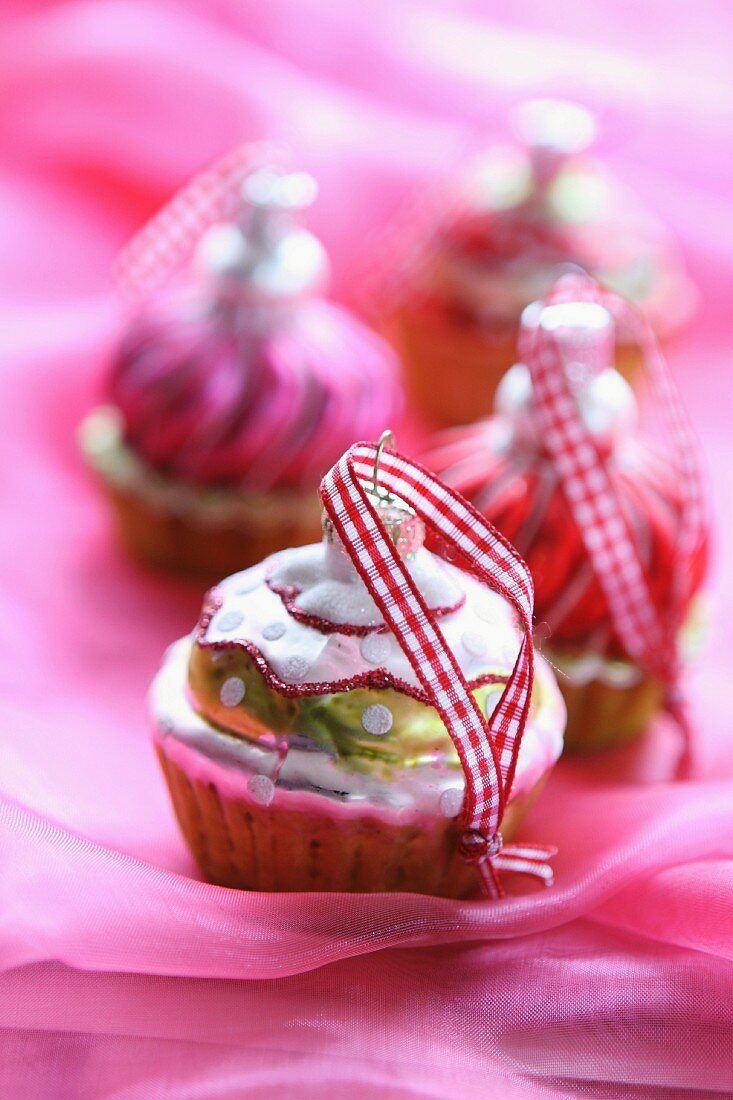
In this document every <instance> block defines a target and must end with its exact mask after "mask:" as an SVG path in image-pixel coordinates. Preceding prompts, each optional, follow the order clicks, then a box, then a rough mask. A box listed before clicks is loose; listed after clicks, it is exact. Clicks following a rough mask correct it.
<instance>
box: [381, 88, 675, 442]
mask: <svg viewBox="0 0 733 1100" xmlns="http://www.w3.org/2000/svg"><path fill="white" fill-rule="evenodd" d="M516 129H517V131H518V136H519V138H520V141H521V144H520V145H518V146H517V147H505V146H501V147H496V148H493V149H491V150H490V151H489V152H488V154H486V155H485V156H483V157H481V158H479V159H478V160H477V161H476V162H475V163H474V164H473V165H472V166H471V167H470V169H469V170H468V172H467V173H466V175H465V178H464V179H463V180H462V181H461V182H460V184H459V186H458V188H457V190H458V194H457V195H456V196H454V197H452V198H451V197H450V196H448V197H446V200H445V212H444V214H443V215H442V216H441V214H440V213H438V215H437V218H436V225H435V228H434V229H433V230H431V231H430V232H429V233H427V234H423V239H424V243H423V244H422V245H420V246H419V247H416V248H415V249H414V255H413V256H412V258H411V259H410V261H409V262H408V263H406V264H405V265H404V274H403V275H402V276H401V277H397V278H396V279H395V280H394V284H395V288H394V291H393V301H392V302H390V303H387V308H386V314H387V318H388V320H387V328H388V330H389V331H390V334H391V337H392V338H393V339H394V341H395V343H396V346H397V347H398V348H399V350H400V353H401V356H402V359H403V362H404V367H405V373H406V379H407V384H408V389H409V392H410V394H411V397H412V399H413V401H414V403H415V404H416V406H417V407H418V408H420V409H422V410H423V411H424V413H425V414H426V415H427V416H428V417H429V418H430V419H432V421H433V422H434V423H436V424H439V425H450V424H461V423H471V422H473V421H475V420H476V419H477V418H478V417H480V416H485V415H487V414H489V413H490V412H491V408H492V399H493V394H494V391H495V389H496V386H497V384H498V382H499V379H500V378H501V377H502V375H503V374H504V373H505V371H506V370H507V369H508V368H509V367H510V366H511V365H512V364H513V363H514V362H516V358H517V354H516V334H517V326H518V323H519V318H520V315H521V313H522V310H523V309H524V308H525V306H527V305H528V304H529V303H531V302H533V301H535V300H536V299H538V298H541V297H543V296H544V295H545V294H546V293H547V292H548V290H549V288H550V286H551V284H552V283H553V282H554V280H555V279H556V278H557V274H558V269H559V268H560V267H562V266H565V265H568V264H572V265H577V266H578V267H580V268H582V269H583V270H585V271H586V272H588V273H590V274H591V275H593V276H594V277H595V278H596V279H598V280H599V281H600V282H601V283H602V284H603V285H605V286H607V287H610V288H612V289H613V290H615V291H616V292H617V293H619V294H620V295H622V296H623V297H624V298H626V299H627V300H629V301H631V302H633V303H635V304H636V305H637V306H638V307H640V308H642V309H643V310H644V311H645V312H646V314H647V316H648V317H649V319H650V321H651V323H652V324H653V326H654V328H655V329H656V331H657V332H658V333H659V334H661V335H666V334H667V333H668V332H670V331H671V330H672V329H674V328H675V327H677V325H678V324H679V323H680V322H681V321H682V320H684V319H685V318H686V317H687V316H688V315H689V312H690V309H691V304H692V301H693V294H692V288H691V285H690V283H689V281H688V280H687V277H686V276H685V274H684V271H683V268H682V266H681V263H680V260H679V258H678V256H677V253H676V251H675V249H674V248H673V246H672V244H671V242H670V240H669V237H668V235H667V234H666V232H665V231H664V229H663V227H662V226H661V225H660V224H659V223H658V222H657V220H656V219H654V218H652V217H651V216H650V215H649V214H648V213H647V212H646V211H644V210H643V209H641V208H640V206H639V204H638V202H636V201H635V200H634V198H633V196H630V195H629V194H627V193H626V192H625V191H624V190H623V189H622V188H621V187H620V186H619V184H618V183H617V182H616V181H615V180H614V179H613V178H611V177H610V176H609V174H608V173H607V172H606V171H605V170H604V169H603V167H602V165H600V164H599V163H598V162H597V161H595V160H592V159H590V158H589V157H588V156H587V155H585V150H586V148H587V146H588V145H589V144H590V142H591V141H592V138H593V136H594V130H595V125H594V120H593V118H592V116H590V115H589V114H588V112H587V111H585V110H584V109H583V108H581V107H579V106H575V105H573V104H568V103H561V102H554V101H532V102H530V103H526V104H524V105H523V107H522V108H520V110H519V111H518V112H517V115H516ZM615 358H616V365H617V367H618V369H619V370H620V371H621V372H622V373H623V374H624V375H626V376H627V377H631V376H632V375H633V374H634V373H635V371H636V369H637V367H638V364H639V358H640V355H639V348H638V346H637V344H636V342H635V341H634V339H633V335H632V334H631V333H629V332H627V331H626V330H625V329H623V328H621V329H619V330H617V332H616V349H615Z"/></svg>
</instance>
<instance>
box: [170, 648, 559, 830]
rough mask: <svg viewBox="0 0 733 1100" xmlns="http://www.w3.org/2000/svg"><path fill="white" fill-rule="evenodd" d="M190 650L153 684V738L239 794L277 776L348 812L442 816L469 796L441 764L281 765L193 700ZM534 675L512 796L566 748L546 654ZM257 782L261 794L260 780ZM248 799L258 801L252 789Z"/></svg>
mask: <svg viewBox="0 0 733 1100" xmlns="http://www.w3.org/2000/svg"><path fill="white" fill-rule="evenodd" d="M190 649H191V640H190V638H182V639H181V640H180V641H179V642H178V643H176V645H175V646H173V647H171V649H170V651H169V654H168V656H167V657H166V660H165V663H164V665H163V667H162V668H161V669H160V671H159V672H158V675H157V676H156V677H155V680H154V681H153V684H152V687H151V692H150V709H151V716H152V720H153V724H154V729H155V733H156V735H157V736H158V737H163V736H165V737H166V739H167V740H168V739H171V740H175V741H177V742H180V743H181V744H182V745H183V746H187V747H190V748H192V749H194V750H195V751H196V752H197V753H199V754H201V756H202V759H204V760H206V759H208V760H211V761H213V762H216V763H217V764H218V765H221V766H222V767H223V768H224V769H226V770H227V771H228V772H229V774H230V775H231V781H232V785H233V787H235V788H237V785H238V783H239V788H238V789H241V781H242V780H243V782H244V783H245V784H246V783H248V781H249V780H250V779H251V778H254V777H255V776H259V777H262V778H267V779H268V781H269V782H272V779H271V776H273V775H277V777H278V778H277V784H278V789H279V788H280V787H281V786H282V787H286V788H291V789H295V790H298V791H301V790H305V791H308V790H312V789H313V788H316V789H317V791H318V793H319V794H321V795H326V796H330V797H332V798H337V799H338V800H340V801H344V802H345V804H346V806H347V807H348V805H349V804H350V803H356V804H357V805H358V804H359V803H364V802H365V801H368V802H370V803H372V804H377V805H381V806H388V807H393V808H395V809H397V810H400V811H402V810H405V809H420V810H421V811H424V812H427V813H430V814H437V813H441V812H443V811H442V809H441V806H440V799H441V796H442V794H443V793H444V792H445V791H451V792H458V793H451V794H450V795H448V796H447V799H446V802H447V803H448V805H449V806H452V805H454V804H455V801H456V800H457V799H458V797H459V794H460V799H461V800H462V799H463V792H464V781H463V774H462V772H461V771H460V770H459V769H458V768H457V767H456V766H449V765H448V764H446V763H443V762H439V761H438V762H430V763H427V764H425V765H423V766H419V767H412V768H407V769H405V770H404V771H402V772H398V773H397V774H395V775H394V777H393V778H390V780H389V781H386V780H384V779H382V778H381V777H380V776H379V774H377V773H376V772H375V773H371V772H367V773H363V772H358V771H353V770H352V769H350V768H349V767H348V765H346V764H342V763H341V762H340V761H339V760H335V759H334V758H333V757H332V756H330V755H329V754H328V753H326V752H325V751H324V752H318V751H312V750H311V751H305V750H302V749H297V748H291V749H290V751H289V752H288V754H287V756H286V757H285V759H284V761H282V762H280V760H279V755H278V753H277V752H276V751H274V750H273V749H272V748H267V747H265V746H262V745H260V744H255V743H254V742H251V741H246V740H244V739H242V738H238V737H234V736H231V735H228V734H226V733H222V732H220V731H219V730H217V729H215V728H214V727H213V726H211V725H210V724H209V723H208V722H207V721H206V720H205V719H204V718H202V717H201V716H200V715H198V714H197V713H196V712H195V711H194V710H193V708H192V707H191V704H190V703H189V702H188V698H187V693H186V681H187V675H188V658H189V653H190ZM535 671H536V676H535V679H536V682H537V684H538V685H539V686H540V687H541V699H542V705H541V706H540V707H539V708H538V709H537V710H536V711H535V713H534V714H533V717H532V720H531V721H530V722H529V723H528V725H527V728H526V730H525V733H524V737H523V740H522V744H521V747H520V750H519V756H518V758H517V770H516V775H515V780H514V786H513V794H519V793H521V792H523V791H528V790H530V789H531V788H532V787H533V786H534V785H535V783H537V781H538V780H539V779H540V778H541V776H542V775H544V773H545V772H546V771H547V770H548V768H550V767H551V766H552V764H554V762H555V761H556V760H557V758H558V757H559V755H560V753H561V751H562V742H563V730H564V727H565V708H564V705H563V702H562V698H561V696H560V692H559V690H558V687H557V684H556V683H555V679H554V677H553V675H552V673H551V671H550V669H549V666H548V665H547V663H546V662H545V661H544V660H543V659H542V658H541V657H538V658H537V664H536V670H535ZM494 694H498V693H494ZM240 777H241V779H240ZM258 784H259V790H260V791H262V789H263V788H262V785H261V781H260V780H258ZM257 789H258V788H257V787H256V788H255V790H257ZM266 789H267V788H266ZM286 793H289V792H286ZM249 797H254V796H253V794H252V791H251V790H249ZM450 800H453V801H450ZM444 805H445V803H444ZM459 809H460V806H459Z"/></svg>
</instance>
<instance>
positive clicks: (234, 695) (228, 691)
mask: <svg viewBox="0 0 733 1100" xmlns="http://www.w3.org/2000/svg"><path fill="white" fill-rule="evenodd" d="M246 690H247V689H246V688H245V686H244V680H240V678H239V677H238V676H230V677H229V679H228V680H225V681H224V683H223V684H222V685H221V691H220V692H219V698H220V699H221V701H222V704H223V705H224V706H225V707H237V706H239V704H240V703H241V702H242V700H243V699H244V695H245V691H246Z"/></svg>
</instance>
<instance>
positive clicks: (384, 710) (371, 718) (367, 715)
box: [361, 703, 393, 737]
mask: <svg viewBox="0 0 733 1100" xmlns="http://www.w3.org/2000/svg"><path fill="white" fill-rule="evenodd" d="M392 721H393V719H392V711H391V710H390V709H389V707H385V706H382V704H381V703H373V704H372V706H370V707H367V708H366V710H364V711H362V715H361V724H362V726H363V727H364V729H365V730H366V732H367V733H371V735H372V736H373V737H383V736H384V734H385V733H389V731H390V730H391V729H392Z"/></svg>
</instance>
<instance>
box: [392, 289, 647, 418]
mask: <svg viewBox="0 0 733 1100" xmlns="http://www.w3.org/2000/svg"><path fill="white" fill-rule="evenodd" d="M518 326H519V317H517V319H516V322H515V323H512V324H511V325H496V326H489V325H487V326H485V327H483V326H481V324H480V323H472V322H471V321H470V320H469V319H467V318H466V319H464V320H461V319H459V318H451V317H449V316H448V315H446V314H443V313H442V312H441V311H439V310H437V309H431V308H429V307H428V306H426V305H422V304H417V303H416V304H415V305H412V306H410V305H405V306H403V307H402V308H401V309H400V310H399V311H398V312H397V313H396V314H395V315H394V317H393V318H392V321H391V328H392V333H391V335H392V340H393V342H394V343H395V345H396V346H397V348H398V350H399V351H400V355H401V358H402V363H403V370H404V377H405V385H406V387H407V390H408V393H409V396H410V400H411V403H412V405H413V406H414V407H415V408H416V409H418V410H419V411H420V412H421V413H422V414H423V415H424V416H426V417H428V418H429V419H430V421H431V422H432V423H433V424H434V425H436V426H437V427H450V426H452V425H456V424H472V423H474V422H475V421H476V420H480V419H482V418H483V417H486V416H490V415H491V413H492V412H493V410H494V395H495V393H496V388H497V386H498V385H499V382H500V381H501V379H502V378H503V377H504V375H505V374H506V372H507V371H508V370H509V368H510V367H511V366H513V365H514V363H516V362H517V358H518V352H517V330H518ZM614 358H615V365H616V367H617V369H618V371H619V373H620V374H622V375H623V377H624V378H625V379H626V381H627V382H630V383H633V382H635V380H636V379H637V378H638V377H639V375H640V374H641V373H642V369H643V361H644V357H643V353H642V350H641V348H640V347H639V346H638V344H636V343H633V342H631V343H628V342H620V341H619V342H617V343H616V350H615V356H614Z"/></svg>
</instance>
